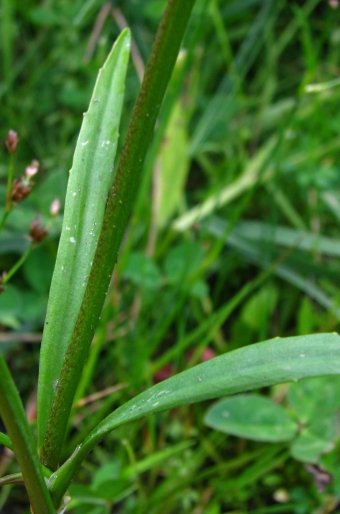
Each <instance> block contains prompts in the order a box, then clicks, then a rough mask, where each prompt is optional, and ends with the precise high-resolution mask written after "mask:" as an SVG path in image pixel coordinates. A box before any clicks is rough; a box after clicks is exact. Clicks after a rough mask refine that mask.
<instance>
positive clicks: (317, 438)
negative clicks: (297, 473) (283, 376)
mask: <svg viewBox="0 0 340 514" xmlns="http://www.w3.org/2000/svg"><path fill="white" fill-rule="evenodd" d="M288 401H289V405H290V407H291V408H292V409H293V410H294V411H295V415H296V417H297V419H298V420H299V422H300V424H301V427H302V428H301V434H300V435H299V437H298V438H297V439H296V441H294V443H293V444H292V446H291V454H292V455H293V457H294V458H295V459H297V460H301V461H303V462H314V463H316V462H318V461H319V460H320V456H321V455H322V454H323V453H327V452H329V451H331V450H332V449H333V448H334V444H335V441H336V439H337V436H338V427H337V419H338V410H339V406H340V377H339V376H337V377H319V378H314V379H306V380H301V382H300V383H298V384H291V385H290V387H289V392H288Z"/></svg>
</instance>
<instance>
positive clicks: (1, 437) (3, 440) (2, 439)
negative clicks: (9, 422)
mask: <svg viewBox="0 0 340 514" xmlns="http://www.w3.org/2000/svg"><path fill="white" fill-rule="evenodd" d="M0 444H2V445H3V446H6V448H9V449H10V450H12V451H13V444H12V441H11V440H10V438H9V437H8V435H6V434H3V433H2V432H0Z"/></svg>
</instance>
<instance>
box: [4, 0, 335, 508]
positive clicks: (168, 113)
mask: <svg viewBox="0 0 340 514" xmlns="http://www.w3.org/2000/svg"><path fill="white" fill-rule="evenodd" d="M165 3H166V2H165V0H161V1H159V0H151V1H149V2H143V1H141V0H138V1H135V0H127V1H125V2H116V3H115V6H114V7H115V9H113V10H112V9H110V8H108V4H105V5H104V4H102V3H101V2H98V0H88V1H86V2H83V1H81V0H76V1H75V2H72V3H70V2H67V1H64V0H62V1H61V2H58V3H45V4H44V5H40V4H39V5H38V3H37V2H35V1H34V0H29V1H28V2H25V5H22V4H21V3H20V2H17V1H15V0H4V1H3V3H2V4H1V7H0V9H1V13H0V15H1V16H0V23H1V29H0V34H1V36H0V37H1V42H0V51H1V59H0V61H1V64H0V74H1V86H0V99H1V114H2V121H3V123H2V126H3V133H2V139H4V138H5V136H6V132H7V131H8V129H9V128H13V129H15V130H17V131H18V133H19V137H20V144H19V150H18V152H17V153H16V156H15V162H14V171H15V174H16V175H19V174H22V170H23V169H25V167H26V166H27V164H28V163H29V162H30V161H31V160H32V158H37V159H38V160H39V161H40V162H41V172H39V175H38V176H37V177H36V178H35V180H34V181H35V182H36V184H35V186H34V188H33V190H32V193H31V195H30V197H29V198H28V199H27V200H25V202H23V203H22V204H18V205H17V207H16V208H15V209H13V211H12V212H11V213H10V215H9V216H8V218H7V220H6V224H5V226H4V229H3V231H2V232H1V233H0V270H1V271H2V270H7V271H8V270H10V269H12V268H13V266H14V265H15V264H16V262H18V259H20V258H21V257H22V256H23V255H24V252H25V251H26V250H27V249H28V248H29V242H28V241H27V240H26V239H24V237H23V236H24V235H25V234H26V233H27V228H28V226H29V224H30V222H31V221H32V220H33V219H34V218H35V217H36V215H37V213H39V214H40V216H41V221H42V222H44V223H45V224H49V220H48V215H49V207H50V204H51V201H52V200H53V199H54V198H55V197H56V196H57V197H59V198H60V200H61V202H62V204H63V198H64V197H65V191H66V183H67V179H68V170H69V169H70V168H71V162H72V154H73V151H74V147H75V144H76V140H77V135H78V132H79V126H80V120H81V117H82V113H83V112H84V111H85V110H86V108H87V105H88V103H89V101H90V97H91V92H92V90H93V86H94V81H95V76H96V73H97V70H98V68H100V67H101V66H102V65H103V63H104V61H105V58H106V56H107V54H108V53H109V51H110V48H111V46H112V41H114V40H115V39H116V37H117V35H118V33H119V28H118V25H117V21H119V23H121V21H122V20H121V18H119V14H122V15H123V16H124V17H125V18H126V20H127V24H128V25H129V26H130V27H131V32H132V35H133V38H134V41H135V43H136V48H137V50H138V51H139V53H140V57H141V59H140V61H139V71H141V69H142V67H143V62H146V60H147V58H148V56H149V54H150V48H151V44H152V41H153V39H154V33H155V31H156V28H157V26H158V24H159V20H160V16H161V13H162V12H163V9H164V6H165ZM105 9H107V10H106V11H105ZM112 15H114V17H113V16H112ZM337 15H338V11H337V10H333V9H332V8H331V7H330V5H329V3H328V2H321V0H308V1H306V2H303V3H301V2H300V3H299V6H294V8H293V9H292V6H291V5H290V3H288V2H284V1H282V2H281V1H279V2H271V1H269V0H268V1H267V0H266V1H263V2H261V1H259V0H254V1H250V2H249V1H248V0H237V1H236V0H235V1H234V0H232V1H231V2H228V3H226V2H222V1H220V0H209V1H205V0H197V2H196V6H195V8H194V10H193V13H192V18H191V22H190V25H189V30H188V31H187V34H186V37H185V39H184V42H183V48H184V49H185V51H184V52H181V56H180V59H179V60H178V61H177V63H176V67H175V70H174V74H173V76H172V78H171V81H170V83H169V87H168V92H167V96H166V97H165V100H164V104H163V106H162V109H161V111H160V114H159V117H158V121H157V130H156V131H155V136H154V139H153V142H152V144H151V146H150V150H149V153H148V155H147V158H146V161H145V166H144V170H143V175H142V181H141V184H140V186H139V190H138V197H137V201H136V204H135V207H134V208H133V210H132V216H131V222H130V224H129V225H128V229H127V231H126V232H125V237H124V240H123V243H122V245H121V251H120V255H119V258H118V265H117V266H116V268H115V272H114V275H113V277H112V287H111V288H110V289H109V290H106V289H105V292H106V291H107V293H108V294H107V295H106V300H105V306H104V309H103V311H102V314H101V319H100V320H99V323H98V328H97V331H96V333H95V336H94V340H93V344H92V346H91V348H90V349H89V359H88V361H87V364H86V366H85V369H84V375H83V377H82V380H81V383H80V385H79V387H78V392H77V394H76V399H75V402H74V405H73V407H72V410H71V414H70V418H69V421H68V423H69V425H68V427H67V430H66V434H67V435H66V438H65V442H64V444H63V445H61V444H60V451H61V458H60V462H61V463H66V462H67V459H68V458H69V457H70V455H71V454H72V453H73V451H74V449H75V448H76V447H77V445H78V444H81V443H82V441H84V439H86V438H87V437H89V434H91V433H93V430H94V429H95V427H96V426H97V425H98V423H100V422H101V421H102V420H103V419H105V418H106V417H107V416H110V415H111V414H112V413H113V412H114V411H116V409H119V408H121V407H122V406H123V405H124V404H126V402H128V401H132V402H133V401H135V400H134V399H133V398H134V397H136V398H138V395H139V394H140V393H141V392H142V391H145V390H147V389H148V388H149V387H150V386H152V385H153V383H155V382H157V381H158V380H160V379H161V378H164V377H169V376H172V375H175V374H176V373H177V372H181V371H183V370H185V369H187V368H188V367H191V366H192V365H194V364H197V363H198V362H200V361H201V360H205V359H206V358H208V357H209V356H210V357H211V356H213V355H220V354H224V353H225V352H228V354H229V350H234V349H237V348H240V347H243V346H245V345H247V344H253V343H254V341H259V340H264V339H267V338H271V337H275V336H276V335H280V336H283V337H287V336H288V337H290V336H292V335H296V334H297V335H306V334H309V333H311V332H316V333H322V332H332V331H336V330H338V324H339V316H340V311H339V294H338V287H337V283H338V277H339V253H340V252H339V241H338V239H339V238H338V226H339V221H340V196H339V194H338V189H339V185H340V183H339V166H338V151H339V128H340V123H339V120H340V118H339V113H338V104H339V95H340V89H339V87H338V77H337V75H338V73H337V65H338V62H339V44H338V43H339V28H338V16H337ZM101 22H103V23H101ZM91 34H92V36H91ZM136 63H137V66H138V52H137V59H136V52H135V51H134V53H133V62H132V64H131V65H130V66H129V68H128V70H127V79H126V98H125V103H124V106H123V111H122V112H123V115H122V118H121V123H120V133H121V136H122V137H121V138H120V141H119V142H118V148H117V160H116V162H118V158H119V157H120V155H121V152H122V145H121V142H123V141H124V139H125V134H126V132H127V127H128V122H129V118H130V113H131V108H132V102H133V101H134V99H135V97H136V94H137V90H138V78H137V74H136V73H135V69H134V67H135V64H136ZM311 83H312V86H310V84H311ZM307 92H309V93H308V94H307ZM0 160H1V162H0V180H1V184H0V195H1V198H2V199H3V198H4V197H5V194H6V174H7V167H8V166H7V161H8V158H7V154H5V152H4V153H3V154H2V155H1V159H0ZM1 203H2V202H1ZM1 215H2V212H1V206H0V216H1ZM126 216H127V214H126ZM61 219H62V217H61V215H60V216H58V217H57V218H56V220H55V223H54V224H53V226H51V227H49V238H48V239H46V240H45V241H44V243H43V244H42V245H41V246H39V247H38V248H36V249H35V250H34V251H33V252H32V253H31V254H30V255H29V257H28V258H27V260H26V261H25V263H24V264H23V266H22V267H21V268H20V269H18V270H17V272H16V274H15V275H14V276H13V277H12V278H11V281H10V283H9V284H8V285H7V284H6V290H5V293H4V294H3V295H1V296H0V324H1V325H0V337H1V339H0V341H1V343H2V342H4V343H6V344H0V350H1V352H3V353H5V354H6V360H7V362H8V363H9V364H10V367H11V370H13V373H14V375H15V378H16V383H17V386H18V388H19V390H20V393H21V396H22V398H23V399H24V402H25V404H26V403H27V404H28V405H31V403H30V400H29V398H30V395H31V392H32V391H33V390H34V387H35V385H36V383H35V382H36V379H35V377H36V372H37V365H38V364H37V363H38V346H37V345H33V344H30V341H37V340H39V338H40V333H41V329H42V325H43V319H44V311H45V309H46V304H47V292H48V287H49V278H48V277H49V276H50V274H51V269H50V268H51V265H50V264H52V263H54V262H55V258H56V254H57V244H58V238H59V235H60V232H61V225H62V223H61ZM112 224H115V223H112ZM112 224H111V225H112ZM115 252H116V250H114V251H112V252H108V251H107V250H105V253H106V254H108V255H109V256H110V259H111V260H112V262H113V261H114V260H115V255H114V254H115ZM112 267H113V266H112V265H111V269H110V271H108V273H107V276H108V275H109V274H111V273H112ZM76 272H81V268H76ZM103 298H104V295H103ZM62 300H63V298H62ZM60 303H62V301H61V302H60ZM99 303H100V302H99ZM65 304H66V302H65ZM65 306H67V305H65ZM90 307H91V305H90V304H89V309H90ZM98 316H99V314H98ZM88 319H90V317H89V318H88ZM63 320H64V319H63V316H61V322H60V323H62V324H63ZM89 323H90V325H92V326H93V328H91V330H89V334H90V332H91V333H92V330H94V326H95V325H96V323H97V321H95V322H93V320H92V318H91V319H90V322H89ZM89 339H90V337H89ZM58 340H59V339H58ZM89 344H90V341H89ZM54 349H57V344H55V346H52V350H54ZM85 354H86V352H85ZM228 354H227V355H228ZM230 355H233V353H230ZM84 359H85V355H84ZM80 360H81V359H80ZM282 362H284V359H282ZM179 376H181V375H179ZM174 383H176V382H174ZM162 384H163V385H162ZM115 386H117V389H112V388H114V387H115ZM160 386H162V387H164V382H163V383H161V384H160ZM156 387H158V386H156ZM97 392H100V393H101V394H102V396H101V397H100V398H97V399H95V398H94V397H92V396H91V395H92V394H93V393H97ZM40 394H41V393H39V395H40ZM142 394H143V393H142ZM144 394H146V393H144ZM256 394H257V395H259V394H261V396H260V398H261V400H260V401H261V402H262V400H264V402H265V403H266V405H268V402H271V401H272V399H274V400H275V404H273V403H271V405H274V409H275V412H277V408H278V409H279V410H281V412H282V410H283V411H284V414H283V415H284V416H285V419H287V415H289V416H293V418H292V419H293V421H292V423H293V425H294V426H295V427H296V425H298V435H297V436H296V437H295V438H294V439H292V440H291V441H283V442H276V443H271V444H268V443H264V442H259V441H257V442H256V441H252V440H251V439H250V437H249V434H248V436H247V437H249V439H247V440H245V439H244V437H245V435H247V434H244V433H241V432H239V436H240V437H241V438H242V439H241V440H240V439H236V438H235V437H227V436H226V435H225V433H219V432H218V431H216V430H211V429H210V428H208V427H206V426H204V423H203V419H204V415H205V412H206V411H207V408H208V405H206V404H203V405H198V404H196V405H195V406H193V407H190V408H186V409H184V408H177V409H176V410H175V411H172V412H171V413H168V414H166V413H157V414H156V415H155V416H152V417H150V418H147V419H146V420H144V421H138V422H134V423H130V424H128V425H124V426H123V427H122V428H119V427H118V428H116V429H115V430H114V431H113V432H110V434H109V435H107V436H106V437H105V440H104V441H103V442H102V443H101V445H100V446H97V447H95V448H93V451H92V453H90V454H89V455H88V457H87V459H86V461H83V465H82V466H81V468H80V469H79V472H78V474H77V477H76V478H75V483H74V484H73V485H72V486H71V488H70V489H69V492H70V494H71V496H72V497H73V500H72V503H71V504H70V506H69V507H68V510H69V511H70V512H76V513H79V514H80V513H83V512H84V513H85V512H88V513H91V514H108V513H109V512H111V511H113V510H119V511H122V512H126V513H127V514H128V513H130V512H139V513H140V514H143V513H148V514H149V513H151V514H159V513H162V514H172V513H173V512H183V513H186V512H190V513H192V512H195V511H201V512H206V513H208V514H210V513H211V514H219V513H222V512H231V511H232V512H235V511H237V512H252V513H255V512H258V513H260V512H262V513H265V512H289V513H294V514H295V513H296V514H303V513H306V514H310V513H311V512H319V513H320V512H332V509H333V511H334V509H336V506H335V505H336V502H337V498H338V496H339V491H340V476H339V469H340V466H339V464H340V462H339V458H338V454H339V452H338V449H339V448H338V446H339V441H338V436H339V433H338V426H337V423H336V420H337V415H338V407H339V406H338V403H337V401H336V397H337V385H336V380H335V377H331V378H329V377H325V378H320V379H312V380H310V381H309V380H308V381H302V382H298V383H293V384H290V385H289V386H286V385H284V386H280V387H278V388H275V387H274V388H267V389H265V390H260V391H257V392H256ZM215 396H219V392H217V393H216V395H215ZM84 397H86V398H84ZM267 397H268V398H267ZM250 398H251V397H250ZM131 399H132V400H131ZM82 400H83V401H84V403H81V401H82ZM231 400H232V401H233V402H236V403H237V401H238V400H237V397H236V398H229V399H227V401H231ZM328 400H329V402H328ZM86 402H88V403H86ZM33 403H34V402H33ZM262 403H263V402H262ZM217 405H218V404H217ZM116 412H118V411H116ZM321 412H322V413H323V415H320V413H321ZM250 413H251V407H250V410H249V411H248V409H247V415H246V414H245V411H243V410H242V411H239V414H242V416H245V417H246V420H247V421H248V422H249V421H250ZM258 413H259V414H260V413H261V415H264V413H265V410H263V411H262V409H261V411H258ZM39 416H40V415H39ZM273 416H274V414H273ZM242 419H243V418H242ZM261 419H262V418H261ZM255 421H256V420H255ZM257 421H258V420H257ZM271 421H273V419H271ZM238 423H240V420H238ZM39 424H41V418H40V421H39ZM243 426H244V425H243ZM256 427H257V428H256V430H260V428H259V425H256ZM261 427H262V428H263V425H261ZM248 428H249V427H248ZM2 430H4V429H3V428H2ZM33 430H35V428H34V425H33ZM0 441H1V443H4V444H6V443H8V440H7V439H6V438H5V439H0ZM122 442H124V444H122ZM185 442H189V443H190V444H189V445H188V446H187V447H184V446H181V445H184V444H185ZM332 448H333V451H332ZM162 456H163V457H162ZM302 463H308V464H311V463H314V464H316V463H318V464H319V465H321V466H322V467H323V469H322V470H321V471H320V470H319V473H326V471H328V472H330V473H331V474H332V477H333V481H332V482H331V483H330V484H329V485H328V487H327V489H326V492H325V493H319V492H318V491H317V490H316V487H315V484H314V482H315V483H317V480H316V478H315V477H314V478H313V477H311V476H310V475H309V474H308V473H307V471H306V470H305V467H304V464H302ZM6 466H7V467H8V472H9V473H11V474H14V475H16V474H17V472H18V471H19V469H18V466H17V463H16V462H12V463H11V464H10V463H9V464H7V465H6ZM65 466H66V464H65ZM66 467H67V466H66ZM63 469H65V468H63ZM98 469H99V471H98ZM102 469H103V471H102V472H101V470H102ZM325 470H326V471H325ZM16 480H19V482H20V480H21V481H22V477H21V478H20V477H19V478H18V477H16ZM8 483H9V484H10V483H11V482H9V481H8ZM15 483H18V482H15ZM109 484H110V485H109ZM11 487H12V486H11V485H7V486H4V487H3V489H2V492H1V493H0V510H2V509H3V508H4V509H6V508H7V506H6V507H4V505H5V502H6V499H7V496H8V495H9V500H8V504H9V506H8V509H11V510H13V511H15V510H16V511H19V512H20V511H22V510H23V506H22V496H21V493H20V489H19V486H15V488H13V489H11ZM281 502H282V503H281Z"/></svg>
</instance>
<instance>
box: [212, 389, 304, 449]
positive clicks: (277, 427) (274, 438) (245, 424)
mask: <svg viewBox="0 0 340 514" xmlns="http://www.w3.org/2000/svg"><path fill="white" fill-rule="evenodd" d="M204 422H205V424H206V425H208V426H209V427H210V428H213V429H215V430H218V431H219V432H224V433H226V434H231V435H235V436H238V437H246V438H247V439H251V440H253V441H266V442H279V441H290V440H291V439H293V437H294V436H295V435H296V432H297V429H298V426H297V424H296V423H295V422H294V421H293V420H292V418H291V416H289V414H288V413H287V411H286V410H285V409H283V408H282V407H280V406H279V405H277V404H276V403H274V402H273V401H272V400H270V399H269V398H266V397H263V396H259V395H256V394H247V395H237V396H233V397H232V398H226V399H225V400H221V401H219V402H217V403H215V404H214V405H213V406H212V407H210V409H209V410H208V411H207V413H206V415H205V418H204Z"/></svg>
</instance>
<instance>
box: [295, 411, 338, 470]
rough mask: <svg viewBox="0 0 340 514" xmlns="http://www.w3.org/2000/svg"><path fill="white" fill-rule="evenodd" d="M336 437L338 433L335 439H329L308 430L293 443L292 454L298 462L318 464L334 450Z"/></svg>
mask: <svg viewBox="0 0 340 514" xmlns="http://www.w3.org/2000/svg"><path fill="white" fill-rule="evenodd" d="M335 421H336V420H335V419H334V422H335ZM334 425H335V423H334ZM334 428H335V426H334ZM335 437H336V433H334V434H333V437H327V435H326V434H325V435H324V436H322V435H317V434H315V433H313V432H312V431H311V430H309V429H308V428H307V429H306V430H304V431H303V432H302V433H301V435H300V436H299V437H298V438H297V439H296V441H294V442H293V444H292V445H291V448H290V453H291V455H292V456H293V457H294V459H296V460H299V461H301V462H309V463H313V464H316V463H318V462H319V460H320V457H321V455H322V454H324V453H328V452H330V451H331V450H333V449H334V440H335Z"/></svg>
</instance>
